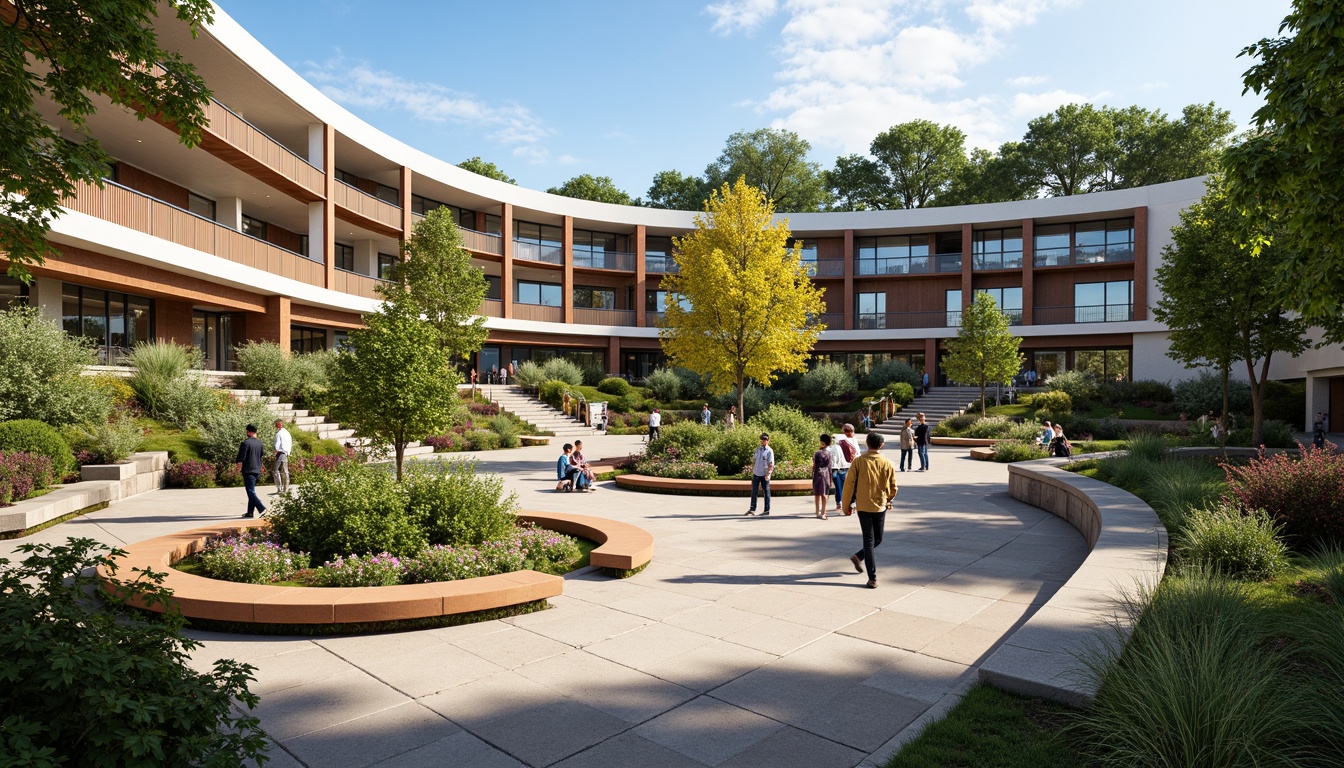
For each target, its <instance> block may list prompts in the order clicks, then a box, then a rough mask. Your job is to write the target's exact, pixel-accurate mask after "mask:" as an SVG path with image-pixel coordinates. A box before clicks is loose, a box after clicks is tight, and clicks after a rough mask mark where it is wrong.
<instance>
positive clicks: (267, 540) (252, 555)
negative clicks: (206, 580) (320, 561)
mask: <svg viewBox="0 0 1344 768" xmlns="http://www.w3.org/2000/svg"><path fill="white" fill-rule="evenodd" d="M199 561H200V564H201V571H202V572H204V574H205V575H206V576H209V577H210V578H212V579H223V580H224V581H237V582H242V583H244V584H270V583H272V582H276V581H288V580H290V579H292V578H294V575H295V574H296V573H298V571H300V570H302V569H305V568H307V567H308V554H307V553H306V552H291V551H290V550H288V549H286V548H285V547H284V546H283V545H281V544H280V543H279V542H278V541H275V540H274V538H273V536H271V535H269V534H267V533H253V532H251V531H249V532H247V533H244V534H243V535H241V536H230V537H227V538H223V539H219V540H218V541H215V542H212V543H210V544H209V545H207V546H206V548H205V550H204V551H202V552H201V554H200V556H199Z"/></svg>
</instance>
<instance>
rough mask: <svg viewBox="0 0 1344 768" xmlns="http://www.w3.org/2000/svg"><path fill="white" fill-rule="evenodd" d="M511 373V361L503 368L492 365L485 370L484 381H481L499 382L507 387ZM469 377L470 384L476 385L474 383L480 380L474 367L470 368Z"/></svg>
mask: <svg viewBox="0 0 1344 768" xmlns="http://www.w3.org/2000/svg"><path fill="white" fill-rule="evenodd" d="M513 374H514V370H513V363H509V364H508V365H506V366H504V367H503V368H501V367H499V366H498V365H492V366H490V370H488V371H486V372H485V381H484V382H483V383H485V384H499V385H501V386H505V387H507V386H508V385H509V377H510V376H512V375H513ZM470 377H471V385H472V386H476V384H477V383H478V382H480V376H479V375H478V374H477V373H476V369H475V368H472V369H471V374H470Z"/></svg>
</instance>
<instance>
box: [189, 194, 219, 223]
mask: <svg viewBox="0 0 1344 768" xmlns="http://www.w3.org/2000/svg"><path fill="white" fill-rule="evenodd" d="M187 210H189V211H191V212H192V213H194V214H196V215H197V216H200V217H202V218H206V219H209V220H211V221H214V220H215V201H214V200H211V199H210V198H208V197H202V196H200V195H198V194H196V193H195V192H192V193H190V194H188V195H187Z"/></svg>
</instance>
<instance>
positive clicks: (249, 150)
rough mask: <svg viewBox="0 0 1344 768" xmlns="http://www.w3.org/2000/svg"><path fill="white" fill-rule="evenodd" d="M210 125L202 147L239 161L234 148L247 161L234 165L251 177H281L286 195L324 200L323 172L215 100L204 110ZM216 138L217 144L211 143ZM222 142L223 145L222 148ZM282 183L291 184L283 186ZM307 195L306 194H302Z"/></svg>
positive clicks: (270, 181)
mask: <svg viewBox="0 0 1344 768" xmlns="http://www.w3.org/2000/svg"><path fill="white" fill-rule="evenodd" d="M205 114H206V117H207V118H208V119H209V123H208V125H207V127H206V136H205V137H204V138H205V139H206V140H205V141H203V142H202V146H203V147H204V148H205V149H206V150H207V151H210V152H211V154H215V155H229V156H228V157H226V158H225V159H228V160H231V161H237V160H238V158H237V156H236V155H235V154H234V153H229V152H227V151H226V150H227V149H232V150H234V151H235V152H236V153H240V154H241V155H243V157H244V158H245V160H243V161H241V162H235V164H236V165H237V166H238V167H239V168H241V169H242V170H243V171H245V172H247V173H248V174H249V175H251V176H254V177H256V178H258V179H261V180H262V181H266V182H268V183H274V182H275V181H276V179H275V177H279V179H280V180H282V183H280V184H277V187H278V188H280V189H283V190H284V191H286V192H290V193H294V192H296V191H298V192H299V195H298V196H299V197H300V199H303V200H307V201H310V202H311V201H313V200H318V199H321V197H322V185H323V174H322V171H319V170H318V169H316V168H314V167H313V166H311V165H309V164H308V163H307V162H306V161H305V160H304V159H303V158H301V157H299V156H298V155H297V154H295V153H294V152H291V151H290V150H289V149H288V148H287V147H285V146H284V145H282V144H280V143H279V142H277V141H276V140H275V139H272V138H271V137H270V136H267V135H266V134H264V133H262V132H261V131H259V130H257V129H256V128H255V127H254V126H253V125H252V124H250V123H248V122H247V121H246V120H244V119H243V118H241V117H239V116H237V115H235V114H234V113H232V112H230V111H229V110H228V109H226V108H225V107H224V105H222V104H220V103H219V102H216V101H211V102H210V103H208V104H207V105H206V107H205ZM211 137H213V138H215V139H217V140H218V142H212V141H209V140H208V139H209V138H211ZM220 143H222V144H223V145H224V146H220ZM283 182H288V183H287V184H286V183H283ZM293 187H297V188H298V189H297V190H295V189H293ZM303 192H306V193H307V194H306V195H305V194H302V193H303Z"/></svg>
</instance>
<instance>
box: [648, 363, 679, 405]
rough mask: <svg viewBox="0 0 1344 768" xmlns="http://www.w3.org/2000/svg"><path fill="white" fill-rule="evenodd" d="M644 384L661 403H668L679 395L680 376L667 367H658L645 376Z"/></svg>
mask: <svg viewBox="0 0 1344 768" xmlns="http://www.w3.org/2000/svg"><path fill="white" fill-rule="evenodd" d="M644 386H645V387H647V388H648V390H649V392H650V393H652V394H653V397H654V399H655V400H657V401H659V402H661V403H670V402H672V401H673V400H676V399H677V398H679V397H681V377H679V376H677V374H675V373H673V372H672V371H671V370H670V369H668V368H659V369H658V370H656V371H654V372H653V373H650V374H649V375H648V376H645V377H644Z"/></svg>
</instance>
